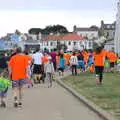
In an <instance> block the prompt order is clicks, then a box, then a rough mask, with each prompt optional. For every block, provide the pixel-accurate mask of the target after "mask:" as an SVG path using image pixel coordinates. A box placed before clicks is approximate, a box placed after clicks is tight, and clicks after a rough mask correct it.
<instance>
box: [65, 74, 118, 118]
mask: <svg viewBox="0 0 120 120" xmlns="http://www.w3.org/2000/svg"><path fill="white" fill-rule="evenodd" d="M63 81H64V82H65V83H66V84H68V85H69V86H70V87H72V88H73V89H75V90H76V91H77V92H78V93H80V94H82V95H84V96H85V97H86V98H87V99H89V100H91V101H92V102H93V103H95V104H96V105H98V106H100V107H101V108H102V109H104V110H106V111H108V112H109V113H111V114H112V115H114V116H116V117H117V118H119V119H120V74H119V73H105V74H104V80H103V85H96V84H95V74H92V73H81V74H80V75H79V76H69V77H67V78H64V79H63Z"/></svg>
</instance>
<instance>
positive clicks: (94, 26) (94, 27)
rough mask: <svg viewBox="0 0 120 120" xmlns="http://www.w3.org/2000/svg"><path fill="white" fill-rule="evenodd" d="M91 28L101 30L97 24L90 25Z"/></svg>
mask: <svg viewBox="0 0 120 120" xmlns="http://www.w3.org/2000/svg"><path fill="white" fill-rule="evenodd" d="M90 29H93V30H99V27H98V26H96V25H92V26H91V27H90Z"/></svg>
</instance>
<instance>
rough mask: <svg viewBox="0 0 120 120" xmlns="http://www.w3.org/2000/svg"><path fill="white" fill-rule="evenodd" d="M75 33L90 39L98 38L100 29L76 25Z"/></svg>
mask: <svg viewBox="0 0 120 120" xmlns="http://www.w3.org/2000/svg"><path fill="white" fill-rule="evenodd" d="M73 31H74V32H75V33H77V34H78V35H80V36H81V37H84V38H87V39H89V40H93V39H97V38H98V32H99V31H98V30H97V29H93V28H79V27H76V26H74V30H73Z"/></svg>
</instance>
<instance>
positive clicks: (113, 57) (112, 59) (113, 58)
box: [107, 50, 117, 71]
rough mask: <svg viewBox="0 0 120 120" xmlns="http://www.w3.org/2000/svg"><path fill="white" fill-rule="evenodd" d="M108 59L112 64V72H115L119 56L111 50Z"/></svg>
mask: <svg viewBox="0 0 120 120" xmlns="http://www.w3.org/2000/svg"><path fill="white" fill-rule="evenodd" d="M107 57H108V59H109V62H110V71H113V70H114V66H115V62H116V61H117V54H116V53H115V52H114V50H111V51H109V52H108V53H107Z"/></svg>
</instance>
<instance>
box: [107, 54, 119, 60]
mask: <svg viewBox="0 0 120 120" xmlns="http://www.w3.org/2000/svg"><path fill="white" fill-rule="evenodd" d="M107 57H108V59H109V61H110V62H116V60H117V55H116V53H114V52H108V53H107Z"/></svg>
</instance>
